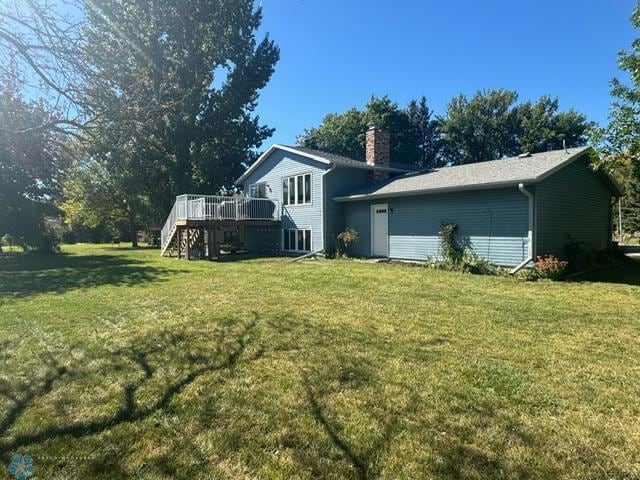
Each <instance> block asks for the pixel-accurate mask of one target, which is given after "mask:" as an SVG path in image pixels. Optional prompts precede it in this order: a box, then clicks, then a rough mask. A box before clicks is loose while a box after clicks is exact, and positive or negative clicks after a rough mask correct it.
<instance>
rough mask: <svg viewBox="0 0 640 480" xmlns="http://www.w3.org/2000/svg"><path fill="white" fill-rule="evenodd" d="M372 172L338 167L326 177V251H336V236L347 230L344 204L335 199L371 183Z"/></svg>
mask: <svg viewBox="0 0 640 480" xmlns="http://www.w3.org/2000/svg"><path fill="white" fill-rule="evenodd" d="M370 177H371V171H370V170H362V169H357V168H345V167H338V168H336V169H334V170H333V171H331V172H329V173H327V175H326V176H325V197H324V216H325V239H324V245H325V249H326V250H327V251H329V252H333V251H334V250H335V242H336V236H337V235H338V234H339V233H340V232H342V231H344V230H345V228H346V226H345V221H344V204H342V203H338V202H335V201H333V198H334V197H339V196H342V195H348V194H350V193H351V192H353V191H354V190H357V189H359V188H362V187H364V186H366V185H367V184H368V183H369V182H370Z"/></svg>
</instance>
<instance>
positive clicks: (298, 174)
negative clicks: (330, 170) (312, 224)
mask: <svg viewBox="0 0 640 480" xmlns="http://www.w3.org/2000/svg"><path fill="white" fill-rule="evenodd" d="M305 175H309V187H310V188H311V193H310V194H309V201H308V202H303V203H291V202H289V201H287V203H284V195H283V194H284V190H283V188H282V185H283V183H284V181H285V180H286V181H287V182H289V179H291V178H294V179H295V180H294V182H293V184H294V185H295V194H294V198H295V199H296V201H297V200H298V177H302V193H303V195H302V198H303V199H304V193H305V188H304V185H305V183H304V177H305ZM288 195H289V198H290V195H291V192H288ZM280 201H281V202H282V205H283V206H285V207H308V206H310V205H313V173H312V172H304V173H296V174H295V175H287V176H284V177H282V178H281V179H280Z"/></svg>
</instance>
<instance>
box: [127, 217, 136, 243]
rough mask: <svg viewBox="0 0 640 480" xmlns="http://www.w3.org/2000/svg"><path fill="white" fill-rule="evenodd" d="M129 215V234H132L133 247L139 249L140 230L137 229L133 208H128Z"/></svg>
mask: <svg viewBox="0 0 640 480" xmlns="http://www.w3.org/2000/svg"><path fill="white" fill-rule="evenodd" d="M127 215H128V216H129V232H130V234H131V246H132V247H133V248H138V229H137V228H136V219H135V215H134V214H133V212H132V211H131V207H129V208H127Z"/></svg>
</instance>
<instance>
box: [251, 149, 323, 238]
mask: <svg viewBox="0 0 640 480" xmlns="http://www.w3.org/2000/svg"><path fill="white" fill-rule="evenodd" d="M327 167H328V166H327V165H326V164H323V163H321V162H317V161H315V160H312V159H309V158H307V157H303V156H302V155H297V154H295V153H290V152H284V151H282V150H276V151H274V152H273V153H272V154H271V155H270V156H269V158H267V159H266V160H265V161H264V162H263V163H262V164H261V165H259V166H258V167H257V168H256V169H255V170H254V171H253V172H251V174H250V175H249V176H248V177H247V178H246V180H245V181H244V189H245V192H248V191H249V186H250V185H251V184H253V183H259V182H266V183H267V184H268V188H267V197H268V198H272V199H274V200H277V201H278V202H279V203H280V207H281V208H282V218H281V224H280V230H279V231H280V233H279V240H278V241H279V242H280V245H281V244H282V230H283V229H286V228H298V229H311V241H312V249H313V250H321V249H322V248H324V242H323V237H324V232H323V222H322V200H323V198H322V197H323V196H322V174H323V173H324V171H325V170H326V169H327ZM304 173H311V204H310V205H283V204H282V179H283V178H284V177H289V176H292V175H300V174H304ZM280 248H282V246H280Z"/></svg>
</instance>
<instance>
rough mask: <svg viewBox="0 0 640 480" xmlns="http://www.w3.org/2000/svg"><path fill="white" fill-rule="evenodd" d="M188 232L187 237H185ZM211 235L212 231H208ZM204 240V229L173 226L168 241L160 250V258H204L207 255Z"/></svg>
mask: <svg viewBox="0 0 640 480" xmlns="http://www.w3.org/2000/svg"><path fill="white" fill-rule="evenodd" d="M187 232H188V236H187ZM210 232H211V234H213V230H210ZM208 248H209V247H207V245H206V239H205V229H204V228H198V227H195V228H194V227H191V228H188V227H187V226H184V225H174V227H173V228H172V229H171V233H170V234H169V241H167V244H166V245H165V247H164V248H163V249H162V250H161V255H162V256H168V257H174V256H175V257H178V258H186V259H187V260H189V259H191V258H205V257H207V256H209V255H208Z"/></svg>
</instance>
